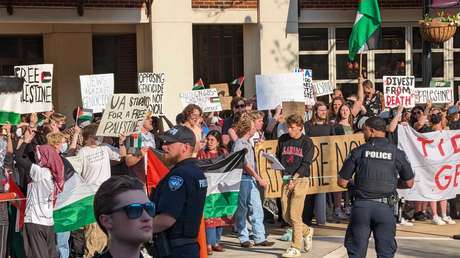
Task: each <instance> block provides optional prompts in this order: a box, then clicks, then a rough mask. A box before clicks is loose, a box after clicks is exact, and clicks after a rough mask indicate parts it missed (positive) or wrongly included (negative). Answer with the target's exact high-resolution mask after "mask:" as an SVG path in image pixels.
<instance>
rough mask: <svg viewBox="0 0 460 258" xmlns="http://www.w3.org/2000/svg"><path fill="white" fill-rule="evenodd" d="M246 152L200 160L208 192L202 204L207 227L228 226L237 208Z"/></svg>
mask: <svg viewBox="0 0 460 258" xmlns="http://www.w3.org/2000/svg"><path fill="white" fill-rule="evenodd" d="M246 152H247V151H246V150H241V151H239V152H235V153H232V154H230V155H229V156H227V157H225V158H223V159H222V158H221V159H216V160H201V161H200V163H199V164H198V166H199V167H200V168H201V169H203V171H204V173H205V176H206V179H207V180H208V192H207V194H206V201H205V204H204V218H205V223H206V226H207V227H220V226H225V225H230V224H232V222H233V215H234V214H235V212H236V209H237V208H238V198H239V191H240V182H241V174H242V173H243V168H242V165H243V163H242V162H243V160H244V156H245V155H246Z"/></svg>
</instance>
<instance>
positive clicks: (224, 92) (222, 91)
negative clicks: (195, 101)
mask: <svg viewBox="0 0 460 258" xmlns="http://www.w3.org/2000/svg"><path fill="white" fill-rule="evenodd" d="M209 88H211V89H216V90H217V95H219V96H230V91H229V90H228V84H227V83H218V84H211V85H209Z"/></svg>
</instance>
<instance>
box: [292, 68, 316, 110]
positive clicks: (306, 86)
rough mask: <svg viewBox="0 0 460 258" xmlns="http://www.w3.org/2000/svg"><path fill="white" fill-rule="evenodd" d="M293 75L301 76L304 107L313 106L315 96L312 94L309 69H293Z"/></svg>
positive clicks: (310, 71)
mask: <svg viewBox="0 0 460 258" xmlns="http://www.w3.org/2000/svg"><path fill="white" fill-rule="evenodd" d="M294 72H295V73H302V74H303V95H304V97H305V105H309V106H313V105H315V103H316V98H315V94H314V93H313V80H312V70H311V69H298V68H297V69H295V70H294Z"/></svg>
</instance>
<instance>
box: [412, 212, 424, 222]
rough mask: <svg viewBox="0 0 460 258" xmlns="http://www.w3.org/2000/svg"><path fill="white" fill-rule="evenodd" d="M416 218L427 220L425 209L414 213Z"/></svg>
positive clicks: (417, 219)
mask: <svg viewBox="0 0 460 258" xmlns="http://www.w3.org/2000/svg"><path fill="white" fill-rule="evenodd" d="M414 219H415V220H416V221H425V220H426V215H425V212H423V211H417V212H416V213H415V215H414Z"/></svg>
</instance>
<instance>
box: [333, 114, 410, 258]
mask: <svg viewBox="0 0 460 258" xmlns="http://www.w3.org/2000/svg"><path fill="white" fill-rule="evenodd" d="M385 131H386V123H385V120H383V119H382V118H380V117H371V118H369V119H367V120H366V122H365V123H364V127H363V133H364V139H365V140H366V142H367V143H366V144H363V145H361V146H360V147H358V148H355V149H353V150H352V151H351V153H350V155H349V157H348V158H347V159H346V160H345V162H344V163H343V167H342V169H341V170H340V172H339V179H338V185H339V186H341V187H343V188H347V187H348V188H350V189H352V193H353V196H354V198H355V201H354V203H353V207H352V212H351V220H350V224H349V225H348V229H347V233H346V235H345V243H344V245H345V247H346V248H347V252H348V256H349V257H352V258H354V257H356V258H358V257H359V258H361V257H366V253H367V246H368V243H369V236H370V233H371V231H372V233H373V236H374V238H375V249H376V251H377V257H394V255H395V253H396V248H397V245H396V241H395V235H396V216H395V214H397V205H398V197H397V192H396V188H397V187H400V188H411V187H412V186H413V185H414V172H413V171H412V168H411V165H410V163H409V161H408V160H407V156H406V154H405V153H404V152H403V151H402V150H400V149H398V148H397V147H396V146H395V145H393V144H390V142H389V141H388V139H386V138H385ZM353 176H354V179H353ZM398 178H399V179H398ZM395 210H396V212H395Z"/></svg>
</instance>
